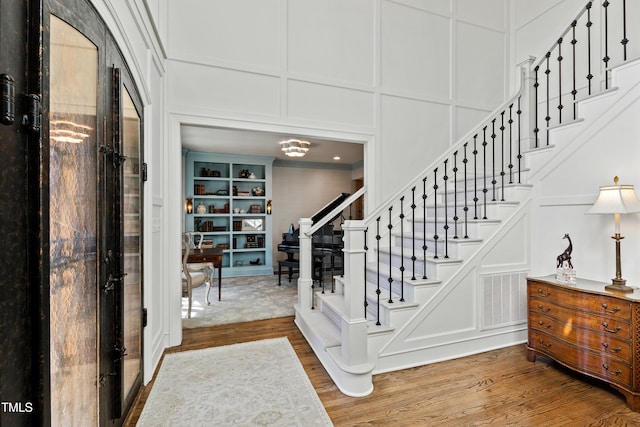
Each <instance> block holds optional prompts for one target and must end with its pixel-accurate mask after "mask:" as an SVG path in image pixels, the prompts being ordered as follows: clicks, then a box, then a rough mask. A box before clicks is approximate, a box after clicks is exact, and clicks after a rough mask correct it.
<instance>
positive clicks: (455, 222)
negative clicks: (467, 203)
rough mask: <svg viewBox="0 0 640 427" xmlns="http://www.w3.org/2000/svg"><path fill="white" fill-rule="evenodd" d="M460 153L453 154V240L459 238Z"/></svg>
mask: <svg viewBox="0 0 640 427" xmlns="http://www.w3.org/2000/svg"><path fill="white" fill-rule="evenodd" d="M458 219H459V218H458V152H457V151H454V153H453V231H454V233H453V238H454V239H457V238H458Z"/></svg>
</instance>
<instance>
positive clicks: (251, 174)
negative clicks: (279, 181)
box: [247, 172, 257, 179]
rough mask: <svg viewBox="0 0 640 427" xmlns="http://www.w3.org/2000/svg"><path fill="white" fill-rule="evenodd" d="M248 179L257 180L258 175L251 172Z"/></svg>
mask: <svg viewBox="0 0 640 427" xmlns="http://www.w3.org/2000/svg"><path fill="white" fill-rule="evenodd" d="M247 178H249V179H256V178H257V177H256V174H255V173H253V172H249V176H248V177H247Z"/></svg>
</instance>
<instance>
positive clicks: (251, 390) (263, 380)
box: [137, 338, 333, 427]
mask: <svg viewBox="0 0 640 427" xmlns="http://www.w3.org/2000/svg"><path fill="white" fill-rule="evenodd" d="M137 425H139V426H153V427H156V426H232V425H233V426H301V427H307V426H331V425H333V424H332V423H331V419H330V418H329V416H328V415H327V412H326V410H325V409H324V407H323V406H322V402H321V401H320V398H319V397H318V395H317V394H316V392H315V390H314V389H313V386H312V385H311V382H310V381H309V378H308V377H307V375H306V373H305V371H304V368H303V367H302V364H301V363H300V361H299V360H298V357H297V356H296V353H295V350H294V349H293V347H291V344H290V343H289V340H287V338H276V339H269V340H262V341H253V342H248V343H242V344H234V345H228V346H223V347H212V348H207V349H203V350H193V351H185V352H181V353H170V354H167V355H166V356H165V358H164V361H163V362H162V366H161V367H160V371H159V372H158V376H157V378H156V380H155V383H154V384H153V388H152V389H151V393H150V394H149V398H148V399H147V402H146V403H145V405H144V409H143V410H142V414H141V415H140V418H139V420H138V424H137Z"/></svg>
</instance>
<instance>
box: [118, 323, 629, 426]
mask: <svg viewBox="0 0 640 427" xmlns="http://www.w3.org/2000/svg"><path fill="white" fill-rule="evenodd" d="M283 336H286V337H288V339H289V341H290V342H291V345H292V346H293V348H294V349H295V351H296V353H297V355H298V357H299V358H300V361H301V362H302V365H303V366H304V368H305V371H306V372H307V375H308V376H309V379H310V380H311V383H312V384H313V386H314V387H315V389H316V391H317V393H318V396H319V397H320V400H321V401H322V403H323V404H324V407H325V408H326V410H327V413H328V414H329V417H331V420H332V421H333V423H334V425H336V426H367V425H369V426H372V425H376V426H390V425H393V426H443V425H446V426H478V425H491V426H494V425H515V426H554V427H555V426H590V425H593V426H625V425H640V413H635V412H633V411H631V410H629V409H628V408H627V406H626V403H625V400H624V398H623V396H622V395H621V394H619V393H618V392H616V391H615V390H614V389H612V388H610V387H609V386H607V385H606V384H603V383H601V382H598V381H595V380H592V379H589V378H588V377H585V376H582V375H578V374H574V373H572V372H571V371H569V370H567V369H564V368H562V367H561V366H559V365H557V364H556V363H554V362H552V361H551V360H550V359H547V358H543V357H538V359H537V361H536V362H535V363H531V362H528V361H527V360H526V353H525V347H524V345H517V346H513V347H508V348H505V349H500V350H494V351H490V352H487V353H483V354H479V355H475V356H469V357H465V358H460V359H456V360H451V361H447V362H440V363H436V364H432V365H427V366H422V367H418V368H412V369H406V370H402V371H396V372H390V373H386V374H380V375H375V376H374V377H373V383H374V391H373V393H372V394H371V395H369V396H367V397H362V398H352V397H348V396H345V395H344V394H342V393H341V392H340V391H339V390H338V389H337V387H336V386H335V385H334V384H333V382H332V381H331V378H329V375H328V374H327V373H326V371H325V370H324V368H323V367H322V365H321V364H320V362H319V361H318V359H317V358H316V357H315V355H314V353H313V351H312V350H311V347H309V345H308V344H307V342H306V340H305V339H304V337H303V336H302V334H301V333H300V331H299V330H298V328H297V327H296V326H295V324H294V323H293V317H284V318H279V319H271V320H259V321H254V322H246V323H237V324H232V325H220V326H212V327H208V328H199V329H190V330H185V331H184V335H183V343H182V345H181V346H179V347H174V348H171V349H167V351H166V353H173V352H176V351H185V350H195V349H200V348H206V347H215V346H222V345H228V344H235V343H240V342H246V341H254V340H261V339H267V338H277V337H283ZM154 378H155V376H154ZM152 386H153V382H151V383H150V384H149V385H147V386H146V387H144V388H143V390H142V391H141V393H140V395H139V396H138V400H137V402H136V403H135V405H134V408H133V410H132V412H131V414H130V416H129V419H128V420H127V422H126V424H125V425H127V426H134V425H135V423H136V421H137V419H138V417H139V416H140V413H141V411H142V408H143V405H144V402H145V401H146V399H147V396H148V394H149V391H150V389H151V387H152Z"/></svg>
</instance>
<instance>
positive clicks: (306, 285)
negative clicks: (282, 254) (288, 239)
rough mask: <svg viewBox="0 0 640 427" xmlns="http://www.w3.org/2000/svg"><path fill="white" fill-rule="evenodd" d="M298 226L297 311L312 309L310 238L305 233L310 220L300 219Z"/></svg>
mask: <svg viewBox="0 0 640 427" xmlns="http://www.w3.org/2000/svg"><path fill="white" fill-rule="evenodd" d="M298 224H299V226H300V228H299V229H298V230H299V232H300V233H299V237H300V254H299V257H300V258H299V261H300V273H299V275H298V310H311V307H312V300H311V298H312V291H311V286H312V285H313V279H312V277H311V274H312V270H311V266H312V265H313V264H312V262H313V254H312V250H311V236H307V232H308V231H309V229H310V228H311V225H312V221H311V218H300V220H299V221H298Z"/></svg>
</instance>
